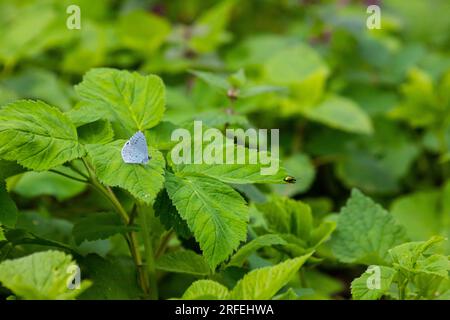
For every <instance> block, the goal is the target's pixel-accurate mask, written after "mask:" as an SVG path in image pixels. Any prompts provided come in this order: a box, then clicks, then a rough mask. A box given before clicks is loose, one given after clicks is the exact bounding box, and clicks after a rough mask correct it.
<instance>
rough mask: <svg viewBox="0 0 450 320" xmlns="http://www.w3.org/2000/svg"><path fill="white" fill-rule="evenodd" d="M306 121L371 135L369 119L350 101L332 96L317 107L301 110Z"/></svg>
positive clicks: (371, 129)
mask: <svg viewBox="0 0 450 320" xmlns="http://www.w3.org/2000/svg"><path fill="white" fill-rule="evenodd" d="M303 112H304V114H305V116H306V117H307V118H308V119H311V120H314V121H317V122H320V123H323V124H325V125H327V126H330V127H332V128H336V129H339V130H344V131H348V132H355V133H364V134H371V133H372V132H373V128H372V122H371V120H370V117H369V116H368V115H367V114H366V113H365V112H364V111H363V110H362V109H361V108H360V107H359V106H358V105H357V104H356V103H355V102H353V101H352V100H349V99H346V98H343V97H338V96H332V97H328V98H327V99H325V100H324V101H323V102H322V103H320V104H319V105H318V106H316V107H313V108H305V109H304V110H303Z"/></svg>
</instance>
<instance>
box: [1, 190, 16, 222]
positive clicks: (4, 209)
mask: <svg viewBox="0 0 450 320" xmlns="http://www.w3.org/2000/svg"><path fill="white" fill-rule="evenodd" d="M17 214H18V212H17V207H16V204H15V202H14V201H13V200H12V199H11V198H10V197H9V194H8V191H6V187H5V183H4V182H3V181H0V225H4V226H7V227H11V228H13V227H14V226H15V225H16V222H17Z"/></svg>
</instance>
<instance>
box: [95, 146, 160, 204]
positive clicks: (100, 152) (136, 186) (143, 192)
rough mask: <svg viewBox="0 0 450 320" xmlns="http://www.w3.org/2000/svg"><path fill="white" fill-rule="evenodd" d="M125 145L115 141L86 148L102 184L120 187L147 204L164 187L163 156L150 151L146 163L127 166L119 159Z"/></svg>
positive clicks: (156, 151) (155, 151) (151, 149)
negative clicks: (149, 157) (148, 159)
mask: <svg viewBox="0 0 450 320" xmlns="http://www.w3.org/2000/svg"><path fill="white" fill-rule="evenodd" d="M125 142H126V141H125V140H117V141H114V142H111V143H108V144H105V145H99V144H95V145H87V146H86V149H87V151H88V155H89V157H90V159H91V160H92V164H93V165H94V168H95V171H96V173H97V176H98V178H99V179H100V181H101V182H102V183H104V184H106V185H108V186H111V187H121V188H123V189H125V190H127V191H128V192H130V193H131V194H132V195H133V196H135V197H136V198H137V199H139V200H142V201H143V202H145V203H148V204H150V203H152V202H153V201H154V200H155V198H156V195H157V194H158V192H159V191H160V190H161V189H162V187H163V183H164V177H163V174H164V166H165V161H164V157H163V155H162V154H161V153H160V152H159V151H158V150H155V149H153V148H149V153H150V156H151V159H150V161H149V162H148V163H147V164H145V165H141V164H127V163H125V162H124V161H123V159H122V156H121V150H122V147H123V145H124V144H125Z"/></svg>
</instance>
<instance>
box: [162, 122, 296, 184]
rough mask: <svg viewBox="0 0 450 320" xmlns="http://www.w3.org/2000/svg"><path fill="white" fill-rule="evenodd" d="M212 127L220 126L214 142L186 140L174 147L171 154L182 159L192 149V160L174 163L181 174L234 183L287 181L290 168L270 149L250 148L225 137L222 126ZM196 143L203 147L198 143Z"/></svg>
mask: <svg viewBox="0 0 450 320" xmlns="http://www.w3.org/2000/svg"><path fill="white" fill-rule="evenodd" d="M194 126H195V124H194ZM211 130H217V131H216V133H217V136H215V138H214V139H212V140H213V141H212V142H210V143H206V142H205V143H204V142H201V141H199V140H193V141H184V140H183V141H181V142H179V144H178V145H177V146H175V148H174V149H172V153H171V155H173V154H176V155H177V156H179V157H180V158H182V159H181V160H180V161H184V159H183V157H185V155H184V150H188V149H189V150H192V154H193V155H192V159H193V161H192V160H191V163H180V164H176V165H175V166H174V169H175V171H176V172H177V173H179V174H180V176H181V175H184V174H188V175H189V174H192V173H199V174H203V175H207V176H209V177H212V178H215V179H218V180H220V181H223V182H226V183H234V184H247V183H285V182H284V178H285V177H286V175H287V174H286V170H285V169H284V167H283V166H282V165H281V163H280V160H279V159H278V158H275V156H272V155H271V154H270V153H269V152H266V151H257V150H253V151H254V152H253V151H250V149H249V148H246V147H244V146H242V145H237V144H234V142H233V140H231V139H229V138H226V137H224V136H223V135H222V134H221V133H220V131H219V130H218V129H211ZM196 131H197V129H194V135H195V132H196ZM235 133H236V136H240V134H238V133H237V132H235ZM183 139H184V138H183ZM194 139H196V137H194ZM260 143H261V142H260ZM196 145H201V146H202V147H201V148H198V147H195V146H196ZM208 150H209V151H208ZM181 154H182V155H181ZM251 157H254V159H253V160H254V161H253V163H252V162H250V159H251ZM196 159H201V161H202V163H201V164H196V163H195V160H196ZM228 159H233V161H232V163H227V162H229V161H228ZM216 160H217V161H216ZM185 162H186V161H185ZM192 162H194V163H192ZM263 162H264V163H263Z"/></svg>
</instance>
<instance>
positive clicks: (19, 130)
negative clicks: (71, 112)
mask: <svg viewBox="0 0 450 320" xmlns="http://www.w3.org/2000/svg"><path fill="white" fill-rule="evenodd" d="M83 153H84V152H83V149H82V147H81V146H80V145H79V144H78V136H77V131H76V129H75V127H74V125H73V124H72V123H71V122H70V121H69V120H68V119H67V117H66V116H65V115H64V114H62V113H61V112H60V111H59V110H58V109H56V108H53V107H51V106H49V105H47V104H46V103H44V102H41V101H31V100H19V101H16V102H14V103H11V104H9V105H7V106H6V107H4V108H2V109H1V110H0V157H2V158H3V159H6V160H13V161H17V162H18V163H19V164H21V165H23V166H24V167H27V168H30V169H33V170H37V171H43V170H47V169H50V168H52V167H56V166H58V165H61V164H63V163H65V162H67V161H70V160H73V159H76V158H78V157H81V156H82V155H83Z"/></svg>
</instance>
